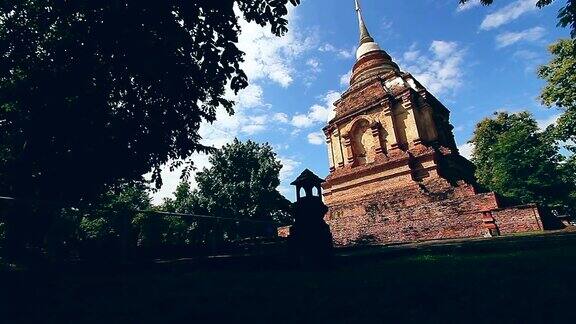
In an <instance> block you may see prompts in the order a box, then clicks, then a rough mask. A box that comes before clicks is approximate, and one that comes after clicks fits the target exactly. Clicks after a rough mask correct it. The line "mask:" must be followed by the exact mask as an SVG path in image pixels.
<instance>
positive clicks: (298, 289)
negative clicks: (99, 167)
mask: <svg viewBox="0 0 576 324" xmlns="http://www.w3.org/2000/svg"><path fill="white" fill-rule="evenodd" d="M518 240H519V241H518V242H515V243H513V244H508V243H506V244H504V243H502V242H498V241H495V242H490V243H482V244H476V245H473V247H472V248H466V247H467V245H466V244H463V245H457V246H458V248H453V247H450V246H449V247H440V248H436V247H429V248H423V249H418V250H411V251H410V252H406V253H395V254H392V253H388V252H386V251H387V250H386V249H381V250H375V251H373V252H370V253H358V256H355V255H354V253H352V255H351V256H348V257H338V258H336V261H335V265H334V267H333V268H331V269H327V270H315V271H311V270H310V271H305V270H295V269H285V268H283V266H282V265H281V264H280V265H279V264H273V265H270V264H261V263H258V262H252V261H251V262H240V263H238V264H234V263H232V264H228V265H222V264H221V265H219V266H206V265H204V266H197V267H191V266H174V267H172V266H170V265H166V266H163V267H162V268H161V269H155V270H138V271H136V270H131V271H126V272H125V273H121V274H118V273H116V274H111V273H110V272H109V271H102V272H99V271H98V270H95V269H94V271H91V274H86V273H85V272H73V271H69V272H67V271H63V272H62V271H61V272H57V273H43V272H42V271H40V272H38V273H36V274H35V275H33V274H31V273H26V272H16V273H9V274H4V275H2V276H3V279H6V280H4V281H3V282H2V284H3V285H5V286H4V287H10V289H3V291H2V298H3V299H4V300H0V302H2V305H4V306H0V307H4V309H2V318H4V319H7V318H14V319H16V318H19V319H27V320H34V322H38V323H40V322H42V323H46V322H50V323H87V322H89V323H115V322H120V323H165V322H189V323H198V322H200V323H202V322H212V323H214V322H230V323H278V322H282V323H295V322H305V323H306V322H313V323H324V322H337V323H347V322H365V323H374V322H376V323H383V322H384V323H399V322H418V323H464V322H466V323H469V322H483V323H533V322H536V323H544V322H545V323H566V322H573V320H574V318H575V314H574V309H575V307H574V305H575V303H574V297H575V296H576V293H575V288H576V284H575V278H574V274H576V239H570V240H557V239H556V238H553V237H552V238H540V239H539V240H542V242H544V244H534V243H530V244H528V243H524V242H523V241H522V239H518ZM360 252H361V251H360ZM570 319H572V320H570ZM0 322H1V321H0ZM6 323H12V322H9V321H7V322H6Z"/></svg>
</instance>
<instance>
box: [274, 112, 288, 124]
mask: <svg viewBox="0 0 576 324" xmlns="http://www.w3.org/2000/svg"><path fill="white" fill-rule="evenodd" d="M272 120H274V121H277V122H279V123H282V124H288V123H289V122H290V119H289V118H288V115H286V114H285V113H276V114H274V116H272Z"/></svg>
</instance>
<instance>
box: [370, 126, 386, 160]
mask: <svg viewBox="0 0 576 324" xmlns="http://www.w3.org/2000/svg"><path fill="white" fill-rule="evenodd" d="M370 130H371V131H372V137H374V152H376V155H378V154H384V153H385V151H386V148H385V147H384V145H383V143H382V136H381V130H382V124H380V122H373V123H372V124H371V125H370Z"/></svg>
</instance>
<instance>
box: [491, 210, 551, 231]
mask: <svg viewBox="0 0 576 324" xmlns="http://www.w3.org/2000/svg"><path fill="white" fill-rule="evenodd" d="M492 217H494V220H495V223H496V226H497V227H498V229H499V230H500V234H502V235H505V234H512V233H523V232H537V231H541V230H543V229H544V226H543V225H542V220H541V218H540V214H539V212H538V207H536V206H535V205H527V206H515V207H510V208H506V209H499V210H495V211H492Z"/></svg>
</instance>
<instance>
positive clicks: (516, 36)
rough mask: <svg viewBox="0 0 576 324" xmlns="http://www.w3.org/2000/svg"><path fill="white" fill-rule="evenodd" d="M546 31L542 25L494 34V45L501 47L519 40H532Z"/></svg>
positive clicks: (539, 37) (537, 38) (538, 37)
mask: <svg viewBox="0 0 576 324" xmlns="http://www.w3.org/2000/svg"><path fill="white" fill-rule="evenodd" d="M545 33H546V29H544V28H542V27H534V28H529V29H526V30H523V31H519V32H505V33H501V34H499V35H498V36H496V47H498V48H503V47H506V46H510V45H512V44H515V43H518V42H521V41H530V42H534V41H537V40H539V39H541V38H542V37H543V36H544V34H545Z"/></svg>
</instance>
